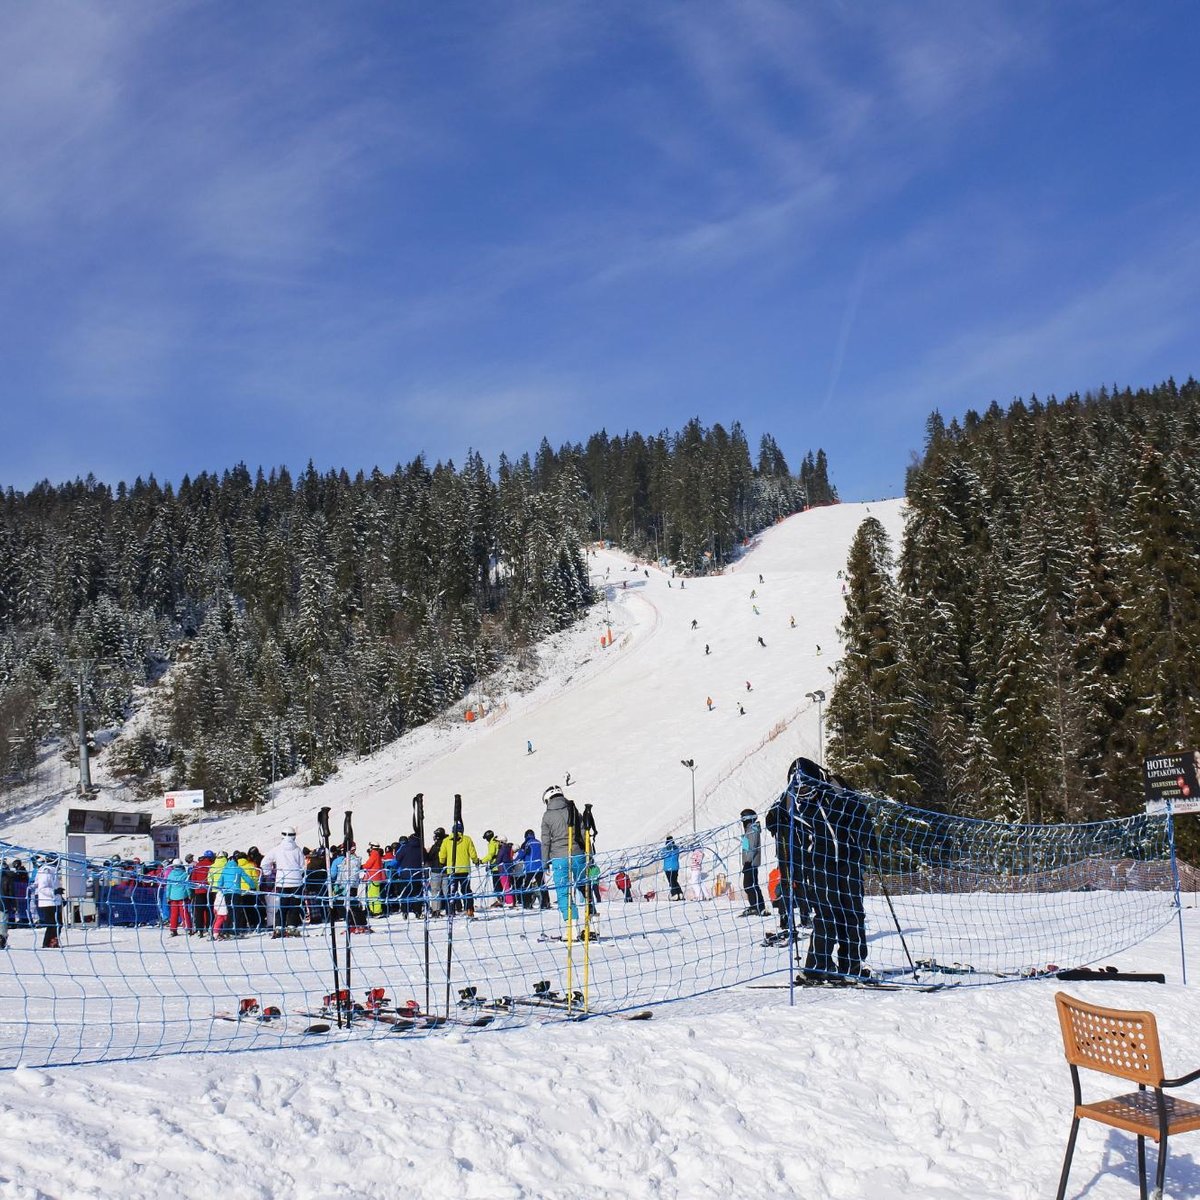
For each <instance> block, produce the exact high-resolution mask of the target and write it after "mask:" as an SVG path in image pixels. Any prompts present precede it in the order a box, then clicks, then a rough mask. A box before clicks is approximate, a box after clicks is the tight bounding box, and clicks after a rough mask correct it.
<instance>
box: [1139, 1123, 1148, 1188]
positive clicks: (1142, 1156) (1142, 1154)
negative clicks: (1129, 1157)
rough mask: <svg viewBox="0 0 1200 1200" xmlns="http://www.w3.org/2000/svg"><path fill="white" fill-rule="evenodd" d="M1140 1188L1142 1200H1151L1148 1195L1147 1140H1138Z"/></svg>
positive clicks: (1141, 1138)
mask: <svg viewBox="0 0 1200 1200" xmlns="http://www.w3.org/2000/svg"><path fill="white" fill-rule="evenodd" d="M1138 1187H1139V1188H1140V1189H1141V1192H1140V1194H1141V1197H1142V1200H1149V1197H1148V1196H1147V1195H1146V1139H1145V1138H1144V1137H1140V1138H1138Z"/></svg>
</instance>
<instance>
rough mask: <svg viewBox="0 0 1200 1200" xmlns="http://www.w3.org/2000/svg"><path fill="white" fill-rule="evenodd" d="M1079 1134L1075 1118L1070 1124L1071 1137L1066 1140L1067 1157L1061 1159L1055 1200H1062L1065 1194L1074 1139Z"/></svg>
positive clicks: (1077, 1119) (1077, 1120)
mask: <svg viewBox="0 0 1200 1200" xmlns="http://www.w3.org/2000/svg"><path fill="white" fill-rule="evenodd" d="M1078 1133H1079V1118H1078V1117H1076V1118H1075V1119H1074V1120H1073V1121H1072V1122H1071V1136H1070V1137H1069V1138H1067V1156H1066V1158H1064V1159H1063V1169H1062V1177H1061V1178H1060V1179H1059V1181H1058V1196H1057V1198H1056V1200H1063V1197H1064V1196H1065V1195H1066V1194H1067V1176H1068V1175H1070V1174H1071V1158H1072V1156H1073V1155H1074V1153H1075V1138H1076V1136H1077V1135H1078Z"/></svg>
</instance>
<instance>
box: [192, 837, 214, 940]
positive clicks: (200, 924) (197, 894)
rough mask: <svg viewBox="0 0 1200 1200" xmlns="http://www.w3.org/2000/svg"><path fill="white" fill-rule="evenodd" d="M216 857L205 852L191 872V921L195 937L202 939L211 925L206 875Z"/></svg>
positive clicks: (209, 898)
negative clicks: (194, 928)
mask: <svg viewBox="0 0 1200 1200" xmlns="http://www.w3.org/2000/svg"><path fill="white" fill-rule="evenodd" d="M216 857H217V856H216V855H215V854H214V853H213V852H212V851H211V850H205V852H204V853H203V854H202V855H200V860H199V861H198V862H196V863H195V864H193V866H192V870H191V880H192V921H193V922H194V923H195V926H196V936H197V937H203V936H204V934H205V931H206V930H207V929H208V928H209V927H210V926H211V925H212V891H211V890H210V889H209V886H208V873H209V871H211V870H212V865H213V863H214V862H215V861H216Z"/></svg>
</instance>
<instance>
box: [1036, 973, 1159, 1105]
mask: <svg viewBox="0 0 1200 1200" xmlns="http://www.w3.org/2000/svg"><path fill="white" fill-rule="evenodd" d="M1054 1002H1055V1004H1057V1005H1058V1021H1059V1024H1060V1025H1061V1026H1062V1035H1063V1049H1064V1050H1065V1051H1066V1055H1067V1062H1069V1063H1071V1064H1072V1065H1073V1066H1076V1067H1087V1068H1088V1070H1091V1071H1102V1072H1103V1073H1104V1074H1105V1075H1116V1076H1118V1077H1119V1078H1121V1079H1131V1080H1133V1082H1134V1083H1144V1084H1145V1085H1146V1086H1147V1087H1157V1086H1158V1085H1159V1084H1160V1083H1161V1082H1162V1080H1163V1065H1162V1050H1161V1049H1160V1048H1159V1044H1158V1024H1157V1022H1156V1021H1155V1020H1154V1014H1153V1013H1151V1012H1136V1011H1130V1010H1128V1009H1122V1008H1101V1007H1099V1005H1096V1004H1085V1003H1084V1002H1083V1001H1082V1000H1076V999H1075V998H1074V997H1073V996H1068V995H1067V994H1066V993H1065V992H1058V993H1057V994H1056V995H1055V997H1054Z"/></svg>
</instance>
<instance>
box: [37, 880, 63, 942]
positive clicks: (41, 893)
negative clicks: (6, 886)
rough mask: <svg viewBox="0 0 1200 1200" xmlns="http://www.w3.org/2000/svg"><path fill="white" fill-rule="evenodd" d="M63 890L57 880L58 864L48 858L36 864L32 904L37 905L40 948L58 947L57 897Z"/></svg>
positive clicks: (58, 911)
mask: <svg viewBox="0 0 1200 1200" xmlns="http://www.w3.org/2000/svg"><path fill="white" fill-rule="evenodd" d="M62 894H63V890H62V888H61V887H60V886H59V882H58V865H57V864H56V863H54V862H51V861H50V859H43V860H42V862H41V863H39V864H38V869H37V874H36V875H35V876H34V877H33V896H34V904H35V905H36V906H37V915H38V924H39V925H41V926H42V930H43V932H42V949H43V950H53V949H56V948H57V947H58V927H59V913H60V911H61V908H60V905H59V898H60V897H61V896H62Z"/></svg>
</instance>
